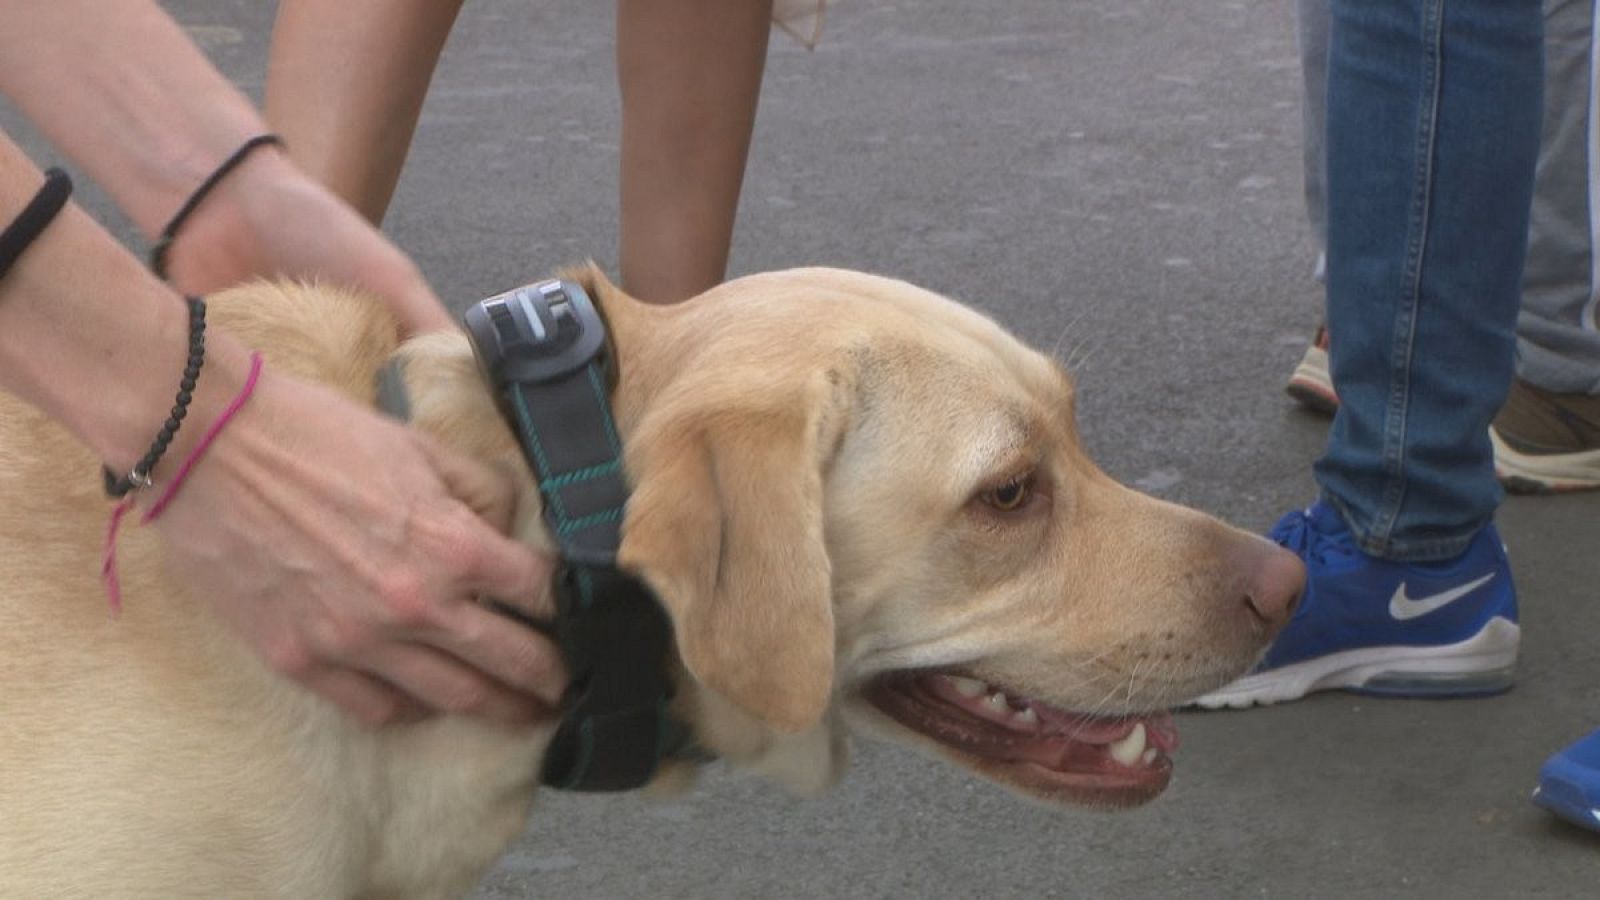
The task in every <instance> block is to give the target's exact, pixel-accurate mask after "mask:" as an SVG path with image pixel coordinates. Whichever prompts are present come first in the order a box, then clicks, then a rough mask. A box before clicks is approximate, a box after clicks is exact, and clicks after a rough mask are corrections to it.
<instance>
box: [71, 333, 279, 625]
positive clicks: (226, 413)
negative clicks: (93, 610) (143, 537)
mask: <svg viewBox="0 0 1600 900" xmlns="http://www.w3.org/2000/svg"><path fill="white" fill-rule="evenodd" d="M260 377H261V354H260V353H251V354H250V374H249V375H247V376H245V379H244V386H243V387H241V388H239V393H238V394H237V395H236V396H235V397H234V398H233V399H232V400H231V401H229V403H228V405H227V406H226V407H224V408H223V410H222V412H221V413H220V414H219V415H218V416H217V418H216V420H215V421H213V422H212V423H211V427H209V428H207V429H206V433H205V434H203V435H201V436H200V442H199V443H197V444H195V445H194V449H193V450H190V451H189V455H188V457H187V458H185V459H184V461H183V465H181V466H179V467H178V472H177V474H176V475H173V476H172V480H171V481H169V482H167V486H166V487H165V488H163V489H162V491H161V496H159V497H157V498H156V502H155V503H152V504H151V505H150V509H148V510H146V511H145V514H144V515H143V516H140V517H139V524H140V525H148V524H150V523H151V522H154V521H155V519H156V517H157V516H159V515H161V513H162V512H163V511H165V510H166V508H167V505H168V504H170V503H171V502H172V500H173V498H174V497H176V496H177V495H178V490H179V488H182V487H183V483H184V481H185V480H186V479H188V477H189V472H190V471H191V470H193V469H194V467H195V466H196V465H197V464H198V463H199V462H200V458H201V457H202V456H204V455H205V452H206V450H208V449H209V448H210V447H211V444H212V443H213V442H214V441H216V439H217V435H219V434H221V433H222V429H223V427H224V426H226V425H227V424H228V422H229V421H230V420H232V419H233V417H234V416H235V415H236V414H238V412H239V410H240V409H243V408H244V404H245V401H247V400H249V399H250V395H251V394H253V393H255V389H256V382H257V381H258V380H259V379H260ZM133 500H134V495H133V494H132V493H130V494H128V495H127V496H125V497H123V498H122V500H121V501H120V502H118V503H117V506H116V508H115V509H113V510H112V511H111V521H110V523H109V524H108V525H107V527H106V545H105V552H104V554H103V555H102V558H101V564H100V579H101V580H102V581H104V582H105V585H106V599H107V600H109V601H110V603H111V612H112V614H113V615H116V614H118V613H121V612H122V587H121V585H120V584H119V582H118V580H117V532H118V530H119V529H121V527H122V518H123V516H126V515H127V514H128V510H130V509H132V508H133Z"/></svg>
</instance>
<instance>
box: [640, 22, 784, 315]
mask: <svg viewBox="0 0 1600 900" xmlns="http://www.w3.org/2000/svg"><path fill="white" fill-rule="evenodd" d="M771 21H772V2H771V0H754V2H752V0H617V80H618V82H619V84H620V87H621V91H622V175H621V189H622V215H621V219H622V235H621V257H622V261H621V265H622V283H623V287H624V288H625V289H626V290H627V291H628V292H629V293H630V294H633V295H634V296H636V297H638V298H640V299H642V300H648V301H651V302H657V303H670V302H675V301H678V300H685V299H688V298H689V297H692V296H694V295H696V294H699V293H701V292H702V291H705V290H706V289H708V288H711V287H713V286H715V285H716V284H718V283H720V282H721V281H722V279H723V276H724V275H725V274H726V272H727V268H728V247H729V244H730V242H731V241H732V239H733V220H734V213H735V212H736V210H737V208H738V205H739V188H740V186H741V184H742V182H743V181H744V165H745V158H746V156H747V154H748V152H749V149H750V134H751V131H752V130H753V129H754V127H755V117H756V100H757V98H758V97H759V95H760V93H761V74H762V68H763V66H764V65H765V63H766V55H767V35H768V32H769V30H770V28H771Z"/></svg>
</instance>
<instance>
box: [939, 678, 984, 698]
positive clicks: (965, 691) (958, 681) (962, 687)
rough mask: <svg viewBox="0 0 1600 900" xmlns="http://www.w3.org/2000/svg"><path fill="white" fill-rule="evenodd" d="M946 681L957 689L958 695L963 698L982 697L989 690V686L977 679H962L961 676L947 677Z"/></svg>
mask: <svg viewBox="0 0 1600 900" xmlns="http://www.w3.org/2000/svg"><path fill="white" fill-rule="evenodd" d="M945 681H948V682H950V686H951V687H953V688H955V689H956V693H958V694H960V695H961V696H963V697H981V696H983V694H984V692H985V691H987V690H989V686H988V685H987V684H984V683H983V682H981V681H979V680H978V679H976V678H962V677H961V676H959V675H947V676H945Z"/></svg>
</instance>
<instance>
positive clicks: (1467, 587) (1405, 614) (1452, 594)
mask: <svg viewBox="0 0 1600 900" xmlns="http://www.w3.org/2000/svg"><path fill="white" fill-rule="evenodd" d="M1493 577H1494V573H1493V572H1490V573H1489V574H1487V575H1485V576H1483V577H1482V578H1479V579H1478V580H1477V581H1469V582H1467V583H1466V584H1463V585H1461V586H1460V587H1453V588H1451V589H1450V590H1448V591H1440V592H1439V593H1437V594H1432V595H1430V596H1427V597H1418V598H1417V599H1415V600H1413V599H1411V598H1410V597H1407V596H1406V584H1405V582H1403V581H1402V582H1400V586H1399V587H1397V588H1395V589H1394V596H1393V597H1390V598H1389V615H1391V616H1394V617H1395V618H1396V619H1398V620H1400V621H1402V622H1404V621H1405V620H1407V619H1415V618H1416V617H1417V616H1425V615H1427V614H1428V613H1431V612H1433V611H1434V610H1436V609H1438V608H1440V607H1442V606H1446V605H1448V604H1449V603H1450V602H1451V601H1452V600H1458V599H1460V598H1462V597H1465V596H1466V595H1468V594H1470V593H1472V592H1473V591H1475V590H1477V589H1478V588H1479V587H1482V586H1483V585H1485V584H1488V583H1489V579H1491V578H1493Z"/></svg>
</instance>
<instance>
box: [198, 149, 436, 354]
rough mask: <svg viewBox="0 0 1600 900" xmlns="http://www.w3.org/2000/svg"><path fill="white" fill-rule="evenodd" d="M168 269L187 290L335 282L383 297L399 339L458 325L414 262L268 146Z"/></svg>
mask: <svg viewBox="0 0 1600 900" xmlns="http://www.w3.org/2000/svg"><path fill="white" fill-rule="evenodd" d="M167 271H168V274H169V276H170V278H171V279H172V282H173V284H174V285H175V286H176V287H177V288H178V289H179V290H180V291H181V292H183V293H186V294H206V293H210V292H212V291H215V290H219V289H221V288H225V287H232V286H234V285H236V284H239V283H240V282H243V281H247V280H249V279H251V278H257V277H274V276H277V277H287V278H294V279H299V280H303V281H325V282H331V283H334V284H339V285H343V286H345V287H350V288H354V289H357V290H360V291H362V292H364V293H369V294H372V295H374V296H376V297H378V298H380V299H382V300H383V301H384V302H385V303H386V304H387V305H388V307H389V309H390V311H391V312H392V313H393V314H394V316H395V318H396V320H397V321H398V322H399V323H400V328H401V332H402V334H401V336H402V337H410V336H412V335H415V334H421V333H424V332H428V331H439V330H444V329H449V328H455V327H457V326H456V323H455V319H454V318H453V317H452V316H451V315H450V313H449V312H448V311H447V310H446V309H445V308H444V305H443V304H442V303H440V302H439V298H438V297H437V296H435V295H434V293H433V290H432V289H431V288H429V287H428V284H427V282H426V281H424V280H423V278H422V273H421V272H420V271H419V270H418V269H417V267H416V264H415V263H413V262H412V261H411V260H410V258H408V257H407V256H406V255H405V254H404V253H401V252H400V250H399V249H398V248H396V247H395V246H394V244H392V243H390V242H389V240H388V239H387V238H385V237H384V236H383V235H382V234H381V233H380V232H379V231H378V230H377V229H375V228H373V227H372V225H371V224H369V223H368V222H367V221H366V220H365V219H363V218H362V217H361V215H360V214H359V213H357V212H356V211H355V210H354V209H352V208H351V207H350V206H349V205H348V204H346V203H345V202H344V201H343V200H340V199H339V198H338V197H337V196H335V195H334V194H333V193H332V192H330V191H329V190H327V189H326V188H324V187H323V186H322V185H320V184H318V183H317V182H316V181H315V180H313V179H312V178H311V177H310V176H308V175H306V174H305V173H303V172H301V171H300V170H299V169H298V168H296V167H295V166H294V165H293V164H292V163H290V162H289V161H288V159H287V158H285V157H284V156H283V155H282V153H281V152H279V151H278V150H277V149H276V148H274V147H262V148H260V149H258V150H256V151H255V152H253V153H252V154H251V155H250V156H249V157H248V158H246V159H245V161H244V162H243V163H241V164H240V165H239V167H238V168H237V169H235V170H233V171H232V172H230V173H228V175H227V176H226V177H225V178H223V179H222V180H221V181H220V182H218V184H217V186H216V188H215V189H214V190H213V192H212V193H211V194H210V195H208V196H207V197H206V198H205V200H204V201H203V202H201V204H200V205H199V206H198V207H196V208H195V211H194V214H193V215H192V216H190V217H189V219H188V221H186V222H185V223H184V224H183V227H182V228H181V229H179V231H178V235H177V238H176V239H175V240H174V241H173V243H172V246H171V248H170V249H169V251H168V253H167Z"/></svg>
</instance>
